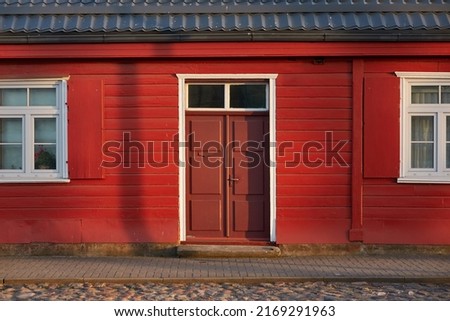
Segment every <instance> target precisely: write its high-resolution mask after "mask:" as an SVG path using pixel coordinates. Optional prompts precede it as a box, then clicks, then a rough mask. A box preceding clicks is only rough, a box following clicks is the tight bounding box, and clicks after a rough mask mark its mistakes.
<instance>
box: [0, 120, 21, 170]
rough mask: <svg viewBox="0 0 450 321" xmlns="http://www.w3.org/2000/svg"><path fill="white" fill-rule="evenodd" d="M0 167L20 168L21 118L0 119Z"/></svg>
mask: <svg viewBox="0 0 450 321" xmlns="http://www.w3.org/2000/svg"><path fill="white" fill-rule="evenodd" d="M0 169H22V119H21V118H2V119H0Z"/></svg>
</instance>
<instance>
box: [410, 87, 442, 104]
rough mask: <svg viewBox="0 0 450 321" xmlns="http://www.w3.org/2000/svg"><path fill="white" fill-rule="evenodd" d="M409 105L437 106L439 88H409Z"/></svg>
mask: <svg viewBox="0 0 450 321" xmlns="http://www.w3.org/2000/svg"><path fill="white" fill-rule="evenodd" d="M411 103H413V104H438V103H439V86H411Z"/></svg>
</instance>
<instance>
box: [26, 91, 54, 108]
mask: <svg viewBox="0 0 450 321" xmlns="http://www.w3.org/2000/svg"><path fill="white" fill-rule="evenodd" d="M30 106H56V89H55V88H31V89H30Z"/></svg>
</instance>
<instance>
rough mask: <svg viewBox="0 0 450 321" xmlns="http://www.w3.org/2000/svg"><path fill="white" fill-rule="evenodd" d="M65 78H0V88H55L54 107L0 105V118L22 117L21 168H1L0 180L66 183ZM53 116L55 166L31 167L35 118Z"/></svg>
mask: <svg viewBox="0 0 450 321" xmlns="http://www.w3.org/2000/svg"><path fill="white" fill-rule="evenodd" d="M67 80H68V78H57V79H54V78H51V79H14V80H9V79H5V80H1V79H0V88H1V89H4V88H55V89H56V106H32V107H30V106H24V107H21V106H13V107H8V106H0V117H1V118H22V119H23V121H22V131H23V133H22V135H23V146H22V155H23V165H24V166H23V168H22V169H17V170H15V169H0V183H42V182H57V183H64V182H69V181H70V180H69V171H68V164H67V159H68V156H67V155H68V152H67ZM47 117H48V118H56V155H55V156H56V169H55V170H53V169H49V170H36V169H34V143H33V142H34V119H35V118H47Z"/></svg>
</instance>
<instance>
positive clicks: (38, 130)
mask: <svg viewBox="0 0 450 321" xmlns="http://www.w3.org/2000/svg"><path fill="white" fill-rule="evenodd" d="M34 168H35V169H44V170H45V169H56V118H35V119H34Z"/></svg>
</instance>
